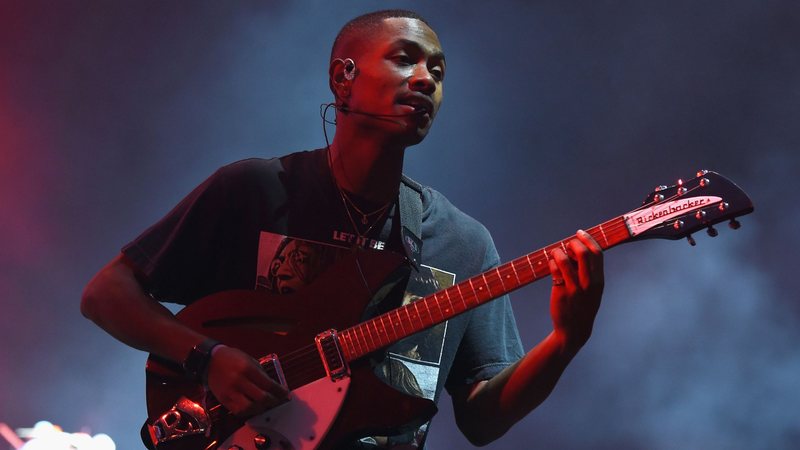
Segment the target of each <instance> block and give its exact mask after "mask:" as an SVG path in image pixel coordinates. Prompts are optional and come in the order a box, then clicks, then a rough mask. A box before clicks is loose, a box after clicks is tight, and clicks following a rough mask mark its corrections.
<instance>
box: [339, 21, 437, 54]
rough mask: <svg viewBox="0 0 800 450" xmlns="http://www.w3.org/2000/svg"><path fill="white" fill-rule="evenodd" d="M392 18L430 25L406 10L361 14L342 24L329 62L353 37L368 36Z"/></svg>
mask: <svg viewBox="0 0 800 450" xmlns="http://www.w3.org/2000/svg"><path fill="white" fill-rule="evenodd" d="M394 17H405V18H409V19H417V20H419V21H420V22H422V23H424V24H425V25H427V26H429V27H431V24H430V23H428V21H427V20H425V18H423V17H422V16H420V15H419V14H417V13H415V12H414V11H409V10H407V9H384V10H381V11H375V12H371V13H367V14H362V15H360V16H358V17H356V18H355V19H353V20H351V21H349V22H347V23H346V24H344V26H343V27H342V29H341V30H339V34H337V35H336V39H335V40H334V41H333V47H332V48H331V61H333V59H334V58H336V57H337V53H338V51H339V50H340V49H341V47H343V46H344V45H345V44H346V43H348V42H349V41H350V40H351V39H352V38H353V37H355V36H359V35H362V36H363V35H365V34H369V33H370V32H371V31H373V30H374V29H375V28H377V27H378V26H380V24H381V22H383V21H384V20H385V19H391V18H394ZM431 28H433V27H431Z"/></svg>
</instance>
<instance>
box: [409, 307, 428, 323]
mask: <svg viewBox="0 0 800 450" xmlns="http://www.w3.org/2000/svg"><path fill="white" fill-rule="evenodd" d="M417 303H418V302H412V303H411V304H412V305H414V311H415V312H416V314H417V318H418V320H419V322H420V325H427V323H425V320H424V319H423V318H422V316H421V315H420V313H419V308H418V307H417Z"/></svg>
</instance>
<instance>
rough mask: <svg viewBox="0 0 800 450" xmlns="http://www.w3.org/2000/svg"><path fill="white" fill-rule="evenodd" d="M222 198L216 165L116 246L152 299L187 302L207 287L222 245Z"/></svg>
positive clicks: (222, 181) (222, 185)
mask: <svg viewBox="0 0 800 450" xmlns="http://www.w3.org/2000/svg"><path fill="white" fill-rule="evenodd" d="M226 197H227V195H226V189H225V174H224V171H223V169H220V170H218V171H217V172H215V173H214V174H213V175H211V176H210V177H209V178H208V179H206V180H205V181H204V182H203V183H202V184H200V185H199V186H197V187H196V188H195V189H194V190H193V191H192V192H191V193H189V195H187V196H186V197H185V198H184V199H183V200H182V201H181V202H180V203H178V205H177V206H175V208H173V209H172V210H171V211H170V212H169V213H167V215H166V216H164V218H162V219H161V220H160V221H158V222H157V223H156V224H154V225H153V226H151V227H150V228H148V229H147V230H145V231H144V233H142V234H141V235H139V236H138V237H137V238H136V239H134V240H133V241H132V242H130V243H129V244H127V245H125V246H124V247H123V248H122V253H123V254H124V255H125V256H126V257H127V258H128V259H129V260H130V261H131V262H132V263H133V265H134V266H135V267H136V269H137V270H138V271H139V273H140V274H141V275H142V276H143V279H142V280H141V281H142V282H143V284H144V287H145V289H146V290H147V291H148V293H149V294H150V295H152V296H153V297H154V298H156V299H157V300H160V301H170V302H175V303H182V304H188V303H191V302H192V301H193V300H195V299H197V298H200V297H202V296H204V295H207V294H208V293H210V291H212V290H213V288H212V287H211V286H210V284H211V282H212V280H213V278H214V276H213V271H214V268H213V265H212V262H213V261H216V260H217V259H218V254H217V253H218V252H219V249H220V248H222V246H223V245H224V243H223V242H221V240H222V239H223V236H224V235H225V233H224V231H223V228H224V227H225V222H226V220H227V218H226V217H227V214H226V209H227V208H226V204H227V202H226Z"/></svg>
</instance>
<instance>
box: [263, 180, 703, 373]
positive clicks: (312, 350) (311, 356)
mask: <svg viewBox="0 0 800 450" xmlns="http://www.w3.org/2000/svg"><path fill="white" fill-rule="evenodd" d="M698 188H699V186H696V187H693V188H691V189H689V190H688V191H687V192H686V193H684V194H682V195H678V194H675V195H673V196H670V197H668V198H666V199H664V200H661V202H665V201H671V200H673V199H676V198H678V197H682V196H684V197H685V196H686V194H688V193H690V192H692V191H695V190H696V189H698ZM656 203H658V202H655V201H651V202H649V203H646V204H644V205H642V206H640V207H639V208H637V209H634V210H633V211H632V212H635V211H640V210H642V209H645V208H647V207H649V206H651V205H654V204H656ZM717 203H718V202H717ZM714 204H716V203H714ZM714 204H711V205H709V206H713V205H714ZM692 211H694V210H690V211H688V212H687V214H689V213H691V212H692ZM620 219H623V220H620ZM609 222H613V223H611V224H609ZM603 225H607V227H606V228H605V229H604V230H603V231H605V232H606V233H608V234H612V235H613V234H616V233H618V232H620V231H622V230H623V229H624V230H625V231H626V233H627V232H628V230H627V224H626V223H625V221H624V215H622V216H619V217H617V218H614V219H611V220H610V221H608V222H606V223H604V224H601V225H599V226H595V227H592V228H591V229H594V228H598V229H599V228H600V227H601V226H603ZM663 225H664V223H662V224H659V225H658V226H663ZM591 229H590V230H591ZM568 239H571V238H567V239H564V240H561V241H559V242H558V243H555V244H551V245H550V246H548V247H545V248H544V249H540V250H537V251H534V252H532V253H529V254H526V255H523V256H522V257H519V258H517V259H515V260H512V261H510V262H509V263H506V264H503V265H501V266H498V267H497V268H496V269H495V270H490V271H488V273H489V274H488V275H487V277H488V278H489V280H488V281H484V282H483V283H482V285H484V286H485V287H486V288H487V291H489V292H491V291H492V290H493V289H492V288H493V287H494V288H498V287H499V288H500V293H499V294H497V296H499V295H503V294H504V293H507V292H508V291H507V290H506V289H505V288H504V287H505V283H504V282H503V280H502V277H500V275H502V273H501V271H509V270H513V271H514V272H515V275H516V276H517V277H518V276H519V269H520V268H519V267H516V266H518V265H520V263H521V262H522V261H523V260H525V261H526V263H525V264H522V266H523V267H522V269H523V270H524V269H525V266H531V267H530V269H528V270H530V271H531V272H532V273H531V274H532V275H534V278H532V279H530V280H527V278H526V280H527V281H525V282H522V283H519V282H517V283H512V286H514V288H516V287H521V286H522V285H524V284H528V283H532V282H534V281H537V280H538V279H540V278H543V277H544V276H545V275H546V274H547V273H549V268H548V269H547V271H546V272H547V273H545V271H543V272H541V273H542V275H541V276H538V274H536V273H535V269H534V268H533V266H532V264H531V259H532V260H533V263H538V262H540V261H542V262H543V261H544V260H547V259H548V258H547V256H544V257H542V254H544V255H546V254H547V251H551V250H552V249H555V248H559V247H562V244H563V243H564V242H565V241H567V240H568ZM542 269H544V268H542ZM481 275H483V274H481ZM474 279H478V278H476V277H473V278H472V280H474ZM468 281H470V280H465V281H464V282H461V283H459V285H461V286H463V285H465V284H466V283H467V282H468ZM498 281H499V284H498ZM440 292H442V291H440ZM437 294H438V293H437ZM459 294H460V295H458V298H459V299H460V300H461V301H462V302H464V303H465V305H464V306H465V309H464V310H463V311H466V310H467V309H470V308H471V307H474V306H476V305H477V304H476V305H473V306H468V305H466V303H471V302H473V301H475V300H478V301H480V300H481V299H480V298H479V296H478V294H477V293H476V292H474V290H469V289H468V290H467V295H464V294H461V292H460V290H459ZM442 297H444V296H442V295H438V298H437V296H436V294H433V295H431V296H429V297H426V298H425V299H422V300H420V302H423V301H425V300H429V301H430V302H433V301H440V299H441V298H442ZM420 302H415V303H420ZM450 303H451V304H452V303H453V301H452V300H450ZM407 306H410V305H407ZM431 306H434V305H427V304H423V307H424V308H423V313H419V311H417V313H416V314H414V317H416V318H417V319H418V320H421V321H422V322H423V323H424V322H426V321H436V320H438V319H436V317H435V316H436V315H435V311H434V310H433V309H432V308H431ZM416 307H417V308H418V307H419V305H416ZM401 310H402V311H404V312H406V314H407V315H408V317H409V318H410V317H411V315H410V308H405V307H404V308H398V309H396V310H394V311H390V312H389V313H386V314H384V315H383V316H384V317H383V318H380V317H375V318H373V319H370V320H368V321H366V322H363V323H360V324H356V325H354V326H352V327H349V328H347V329H345V330H342V331H343V332H344V331H347V334H348V336H347V337H348V338H349V340H351V341H354V340H358V341H363V342H364V344H366V345H364V346H365V347H366V348H367V350H368V351H373V350H371V349H373V348H375V347H377V348H381V347H384V346H385V345H384V344H383V339H380V337H381V336H378V344H379V345H378V346H376V345H375V339H374V336H373V335H372V332H371V331H370V330H369V324H373V325H375V324H377V323H378V322H381V329H383V330H384V332H387V331H394V329H391V328H390V330H387V329H386V326H385V324H384V321H383V320H382V319H385V318H389V317H390V316H391V315H392V314H394V315H399V314H400V313H401V312H402V311H401ZM463 311H461V312H463ZM423 314H427V316H423ZM445 317H447V316H446V315H444V314H441V313H440V319H441V318H445ZM390 323H391V321H390ZM376 326H377V325H376ZM358 329H361V331H362V336H369V340H371V341H372V343H371V345H370V343H369V342H367V339H366V338H358V336H357V335H356V334H357V333H356V331H357V330H358ZM364 330H366V332H364ZM376 331H377V328H376ZM350 334H352V336H350ZM394 334H395V335H396V336H397V333H396V332H395V333H394ZM403 334H405V333H403ZM356 353H362V352H356ZM279 361H280V363H281V366H283V367H286V368H287V369H293V371H292V372H293V375H294V376H295V377H297V378H300V377H302V376H303V375H308V374H310V373H317V372H319V371H320V370H319V369H320V365H321V364H320V363H321V361H320V360H319V359H318V351H316V346H315V345H308V346H306V347H303V348H300V349H297V350H294V351H292V352H290V353H287V354H285V355H283V356H279ZM309 364H314V365H315V366H316V367H311V368H309V367H307V366H308V365H309ZM301 367H302V370H300V369H301Z"/></svg>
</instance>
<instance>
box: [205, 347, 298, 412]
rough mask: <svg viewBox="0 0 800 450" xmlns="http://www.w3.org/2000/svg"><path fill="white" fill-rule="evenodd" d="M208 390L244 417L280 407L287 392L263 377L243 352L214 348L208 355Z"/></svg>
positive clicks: (258, 368)
mask: <svg viewBox="0 0 800 450" xmlns="http://www.w3.org/2000/svg"><path fill="white" fill-rule="evenodd" d="M207 378H208V387H209V388H210V389H211V392H212V393H213V394H214V396H215V397H216V398H217V400H219V402H220V403H222V406H224V407H225V408H227V409H228V410H229V411H230V412H232V413H234V414H236V415H237V416H239V417H242V418H248V417H251V416H254V415H256V414H259V413H261V412H264V411H266V410H268V409H270V408H273V407H275V406H278V405H280V404H281V403H283V402H285V401H286V399H287V398H288V397H289V391H287V390H286V389H285V388H284V387H283V386H281V385H280V384H278V383H276V382H275V381H273V380H272V379H270V378H269V376H267V374H266V372H264V370H263V369H262V368H261V366H260V365H259V364H258V361H256V360H255V359H253V358H252V357H251V356H250V355H248V354H247V353H245V352H243V351H241V350H239V349H236V348H233V347H228V346H225V345H218V346H217V347H215V348H214V350H213V351H212V353H211V363H210V364H209V368H208V377H207Z"/></svg>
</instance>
